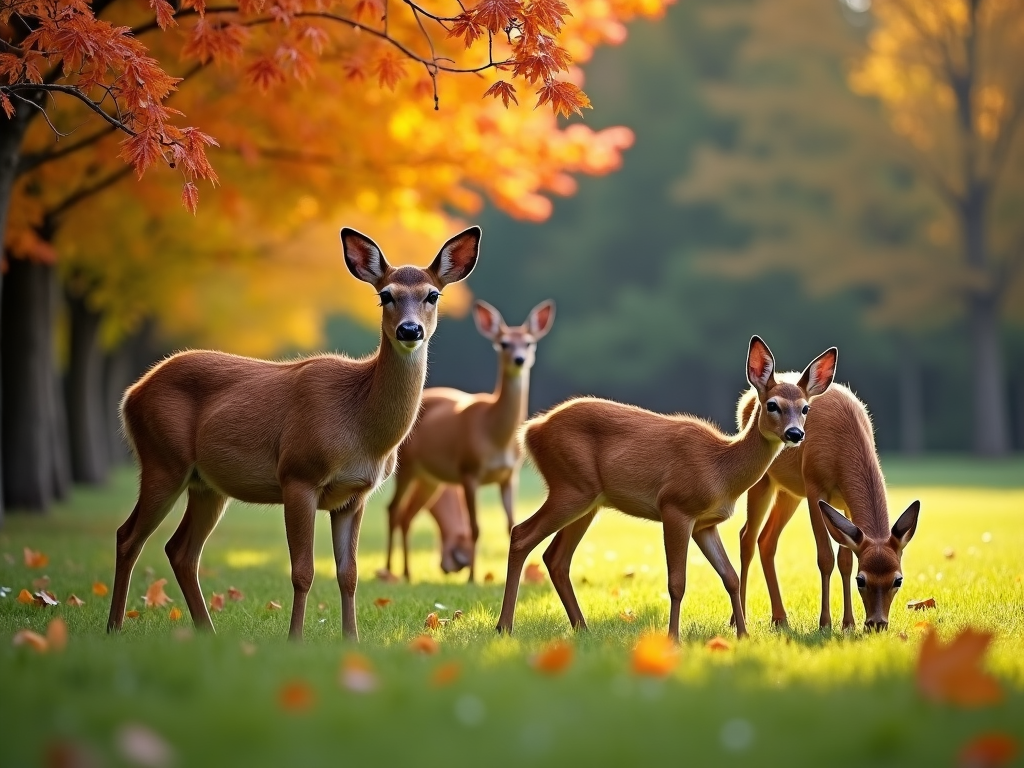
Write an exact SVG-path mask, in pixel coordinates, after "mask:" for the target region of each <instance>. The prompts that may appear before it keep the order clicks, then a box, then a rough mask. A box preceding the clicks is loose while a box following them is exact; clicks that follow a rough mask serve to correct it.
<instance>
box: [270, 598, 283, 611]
mask: <svg viewBox="0 0 1024 768" xmlns="http://www.w3.org/2000/svg"><path fill="white" fill-rule="evenodd" d="M267 610H268V611H280V610H281V604H280V603H279V602H277V600H271V601H270V602H269V603H267Z"/></svg>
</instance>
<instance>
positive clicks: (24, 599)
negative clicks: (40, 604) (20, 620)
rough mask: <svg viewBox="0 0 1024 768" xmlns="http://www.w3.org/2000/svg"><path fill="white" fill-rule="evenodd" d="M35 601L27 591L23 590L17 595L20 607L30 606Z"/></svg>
mask: <svg viewBox="0 0 1024 768" xmlns="http://www.w3.org/2000/svg"><path fill="white" fill-rule="evenodd" d="M35 601H36V599H35V598H34V597H32V593H31V592H29V591H28V590H27V589H23V590H21V592H19V593H18V602H19V603H21V604H22V605H32V603H34V602H35Z"/></svg>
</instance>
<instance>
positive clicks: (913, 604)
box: [907, 597, 935, 611]
mask: <svg viewBox="0 0 1024 768" xmlns="http://www.w3.org/2000/svg"><path fill="white" fill-rule="evenodd" d="M934 607H935V598H934V597H926V598H924V599H923V600H911V601H910V602H908V603H907V608H909V609H910V610H912V611H923V610H925V609H926V608H934Z"/></svg>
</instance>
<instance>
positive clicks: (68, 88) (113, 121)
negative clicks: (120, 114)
mask: <svg viewBox="0 0 1024 768" xmlns="http://www.w3.org/2000/svg"><path fill="white" fill-rule="evenodd" d="M0 91H6V92H7V93H10V94H11V95H12V96H17V92H18V91H36V92H39V91H44V92H50V93H65V94H67V95H68V96H73V97H75V98H76V99H78V100H79V101H81V102H82V103H83V104H85V106H87V107H88V108H89V109H91V110H92V111H93V112H95V113H96V114H97V115H99V116H100V117H102V118H103V119H104V120H106V121H107V122H108V123H110V125H111V126H113V127H114V128H116V129H117V130H119V131H123V132H124V133H127V134H128V135H129V136H135V135H136V134H135V131H133V130H132V129H131V128H129V127H128V126H127V125H125V124H124V123H123V122H121V121H120V120H118V119H117V118H116V117H112V116H111V115H108V114H107V113H106V112H105V111H104V110H103V108H102V107H101V106H100V105H99V104H97V103H96V102H95V101H93V100H92V99H90V98H89V97H88V96H87V95H86V94H85V92H84V91H81V90H79V89H78V88H77V87H75V86H73V85H61V84H59V83H13V84H11V85H0ZM18 98H21V97H18ZM47 119H49V118H47ZM54 130H56V129H54Z"/></svg>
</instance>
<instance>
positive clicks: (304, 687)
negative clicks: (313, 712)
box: [277, 680, 315, 712]
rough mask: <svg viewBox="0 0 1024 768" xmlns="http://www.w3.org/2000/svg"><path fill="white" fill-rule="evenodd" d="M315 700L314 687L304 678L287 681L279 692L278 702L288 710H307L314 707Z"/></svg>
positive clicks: (282, 707)
mask: <svg viewBox="0 0 1024 768" xmlns="http://www.w3.org/2000/svg"><path fill="white" fill-rule="evenodd" d="M314 701H315V697H314V695H313V689H312V688H310V687H309V683H306V682H304V681H302V680H292V681H290V682H287V683H285V684H284V685H282V686H281V690H279V691H278V692H277V703H278V704H280V705H281V709H283V710H285V711H286V712H306V711H308V710H310V709H312V708H313V703H314Z"/></svg>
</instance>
